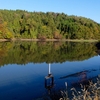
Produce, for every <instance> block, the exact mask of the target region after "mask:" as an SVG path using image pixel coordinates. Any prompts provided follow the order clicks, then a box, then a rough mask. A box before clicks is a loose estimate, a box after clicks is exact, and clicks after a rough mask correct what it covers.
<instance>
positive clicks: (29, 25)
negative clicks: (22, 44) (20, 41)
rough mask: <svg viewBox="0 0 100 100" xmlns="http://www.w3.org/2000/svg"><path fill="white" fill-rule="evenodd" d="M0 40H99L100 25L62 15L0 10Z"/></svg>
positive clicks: (85, 19)
mask: <svg viewBox="0 0 100 100" xmlns="http://www.w3.org/2000/svg"><path fill="white" fill-rule="evenodd" d="M0 38H34V39H62V38H64V39H100V24H98V23H96V22H94V21H93V20H91V19H87V18H84V17H78V16H68V15H66V14H64V13H54V12H47V13H43V12H27V11H23V10H16V11H13V10H0Z"/></svg>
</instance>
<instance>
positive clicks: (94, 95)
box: [59, 76, 100, 100]
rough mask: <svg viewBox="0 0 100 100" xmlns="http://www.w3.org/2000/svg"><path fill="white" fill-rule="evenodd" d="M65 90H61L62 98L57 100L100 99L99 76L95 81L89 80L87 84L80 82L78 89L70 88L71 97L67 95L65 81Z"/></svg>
mask: <svg viewBox="0 0 100 100" xmlns="http://www.w3.org/2000/svg"><path fill="white" fill-rule="evenodd" d="M65 86H66V90H64V91H61V95H62V98H60V99H59V100H100V76H99V77H98V78H97V81H96V82H93V81H89V84H88V85H83V84H80V90H76V89H75V88H74V87H73V88H71V93H72V97H69V96H68V91H67V82H66V83H65Z"/></svg>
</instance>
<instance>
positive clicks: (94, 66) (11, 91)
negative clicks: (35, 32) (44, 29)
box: [0, 43, 100, 100]
mask: <svg viewBox="0 0 100 100" xmlns="http://www.w3.org/2000/svg"><path fill="white" fill-rule="evenodd" d="M35 44H36V43H35ZM47 44H48V43H46V44H45V46H44V47H43V46H41V48H42V47H43V48H42V49H41V48H40V45H39V47H38V48H39V50H41V53H40V52H39V50H38V49H37V47H34V48H33V46H32V47H31V49H29V48H30V47H29V46H31V45H32V44H30V43H29V44H27V45H24V44H22V43H18V44H15V43H14V44H13V45H12V43H6V46H5V48H8V45H11V46H10V47H9V48H8V50H7V51H6V52H7V54H8V53H9V54H8V55H6V54H4V55H1V56H2V60H0V61H1V62H0V64H1V66H0V100H36V99H38V98H41V97H45V96H47V95H50V94H49V93H53V92H54V91H59V90H63V89H64V88H65V82H67V83H68V87H73V86H74V85H75V83H77V82H80V81H82V80H84V79H93V78H96V77H97V76H98V75H99V74H100V56H98V54H96V53H94V52H95V50H96V49H93V48H94V44H93V45H92V46H90V48H91V49H92V50H93V52H92V53H91V54H90V52H91V51H92V50H91V49H90V48H89V47H88V49H90V51H87V50H88V49H86V48H84V47H80V48H78V49H75V48H74V47H79V45H80V46H81V45H82V44H78V43H74V44H73V43H72V44H70V46H69V48H67V47H68V44H69V43H68V44H67V43H65V44H67V45H65V44H63V46H62V44H60V45H58V44H56V49H55V52H56V53H57V54H56V53H54V52H52V53H53V54H54V55H55V56H56V57H57V58H55V57H52V58H50V56H48V55H49V53H51V50H52V49H51V50H50V48H51V45H49V48H47ZM1 45H4V44H1ZM52 45H54V43H52ZM77 45H78V46H77ZM84 45H85V44H84ZM86 45H90V44H86ZM17 47H18V48H17ZM22 47H23V48H24V49H22ZM59 47H60V48H59ZM70 47H71V48H72V49H73V50H74V51H75V50H76V51H78V50H81V52H79V51H78V53H81V54H80V55H79V56H77V55H78V54H77V53H76V54H77V55H70V54H74V53H73V52H72V53H69V51H72V49H71V48H70ZM92 47H93V48H92ZM19 48H21V49H19ZM45 48H46V49H45ZM83 48H84V50H83ZM35 49H36V50H35ZM48 49H49V50H50V52H49V50H48ZM63 49H64V50H63ZM15 50H17V51H16V52H17V54H18V55H16V52H15ZM23 50H24V51H23ZM66 50H67V51H66ZM85 50H86V51H87V52H86V51H85ZM26 51H27V52H26ZM33 51H34V52H33ZM36 51H38V53H39V55H40V57H41V60H40V58H39V56H37V55H38V53H37V52H36ZM0 52H1V51H0ZM84 52H86V53H85V54H84ZM22 53H23V54H22ZM31 53H32V54H33V55H32V54H31ZM36 53H37V55H35V54H36ZM58 53H59V54H60V55H61V54H62V55H61V57H62V58H59V59H60V60H59V59H58V57H60V56H59V55H58ZM93 53H94V54H93ZM19 54H20V56H19ZM24 54H25V55H24ZM26 54H27V55H26ZM29 54H31V55H29ZM86 54H87V55H88V54H89V55H88V56H84V55H86ZM92 54H93V55H92ZM14 55H16V56H14ZM69 55H70V57H69ZM33 56H35V57H34V58H33ZM43 56H44V57H43ZM45 56H46V57H45ZM51 56H52V54H51ZM22 57H23V58H22ZM27 58H28V59H27ZM31 58H32V59H31ZM35 58H36V59H35ZM43 58H44V59H43ZM75 58H76V59H75ZM80 58H82V59H80ZM5 59H7V60H5ZM24 59H27V60H24ZM49 63H50V64H51V74H52V75H53V77H54V86H53V87H52V88H51V89H50V90H48V89H47V88H45V76H48V74H49ZM83 71H84V72H85V74H84V73H83ZM77 73H78V74H77ZM84 75H85V77H83V76H84Z"/></svg>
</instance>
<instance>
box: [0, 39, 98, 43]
mask: <svg viewBox="0 0 100 100" xmlns="http://www.w3.org/2000/svg"><path fill="white" fill-rule="evenodd" d="M6 41H41V42H42V41H55V42H56V41H62V42H63V41H69V42H98V41H99V40H94V39H90V40H84V39H45V40H42V39H0V42H6Z"/></svg>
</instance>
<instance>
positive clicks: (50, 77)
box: [45, 63, 54, 94]
mask: <svg viewBox="0 0 100 100" xmlns="http://www.w3.org/2000/svg"><path fill="white" fill-rule="evenodd" d="M53 86H54V77H53V75H52V74H51V64H50V63H49V73H48V75H47V76H46V77H45V88H46V89H48V92H49V94H50V91H51V88H53Z"/></svg>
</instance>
